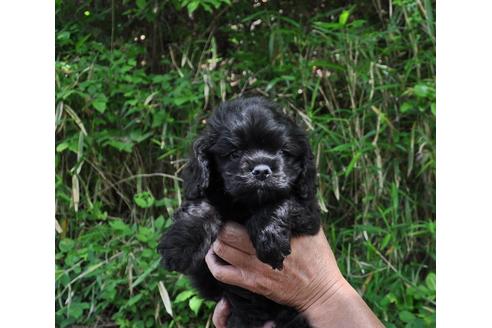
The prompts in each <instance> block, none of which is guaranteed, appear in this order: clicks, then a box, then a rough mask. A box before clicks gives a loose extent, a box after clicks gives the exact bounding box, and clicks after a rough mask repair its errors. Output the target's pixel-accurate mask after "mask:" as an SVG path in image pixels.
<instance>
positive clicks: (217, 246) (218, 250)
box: [213, 240, 225, 255]
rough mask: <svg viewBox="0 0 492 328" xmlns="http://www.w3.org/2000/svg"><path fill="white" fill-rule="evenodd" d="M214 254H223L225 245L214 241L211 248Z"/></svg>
mask: <svg viewBox="0 0 492 328" xmlns="http://www.w3.org/2000/svg"><path fill="white" fill-rule="evenodd" d="M213 249H214V252H215V254H218V255H222V254H224V252H225V245H224V243H223V242H221V241H220V240H216V241H215V242H214V246H213Z"/></svg>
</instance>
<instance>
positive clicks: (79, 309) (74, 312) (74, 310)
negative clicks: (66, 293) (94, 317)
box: [68, 302, 90, 319]
mask: <svg viewBox="0 0 492 328" xmlns="http://www.w3.org/2000/svg"><path fill="white" fill-rule="evenodd" d="M88 308H90V305H89V303H76V302H73V303H72V304H70V306H69V308H68V315H69V316H70V317H72V318H75V319H78V318H80V317H81V316H82V314H83V313H84V309H88Z"/></svg>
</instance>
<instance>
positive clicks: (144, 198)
mask: <svg viewBox="0 0 492 328" xmlns="http://www.w3.org/2000/svg"><path fill="white" fill-rule="evenodd" d="M133 200H134V201H135V204H137V206H139V207H141V208H149V207H151V206H152V205H154V202H155V199H154V196H152V194H151V193H150V192H148V191H144V192H141V193H138V194H136V195H135V196H134V197H133Z"/></svg>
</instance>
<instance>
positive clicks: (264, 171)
mask: <svg viewBox="0 0 492 328" xmlns="http://www.w3.org/2000/svg"><path fill="white" fill-rule="evenodd" d="M251 173H252V174H253V175H254V176H255V178H257V179H258V180H265V179H266V178H268V176H269V175H270V174H272V170H271V169H270V167H269V166H268V165H265V164H260V165H256V166H255V168H254V169H253V171H251Z"/></svg>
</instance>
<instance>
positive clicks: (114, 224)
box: [109, 219, 132, 234]
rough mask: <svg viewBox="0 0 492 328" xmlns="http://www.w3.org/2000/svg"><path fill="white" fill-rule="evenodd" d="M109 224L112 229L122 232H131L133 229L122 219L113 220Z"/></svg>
mask: <svg viewBox="0 0 492 328" xmlns="http://www.w3.org/2000/svg"><path fill="white" fill-rule="evenodd" d="M109 225H110V226H111V229H113V230H114V231H117V232H120V233H122V234H130V233H131V232H132V229H130V227H129V226H128V225H127V224H126V223H124V222H123V221H122V220H120V219H116V220H114V221H111V222H110V223H109Z"/></svg>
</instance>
